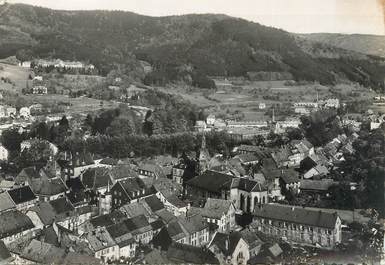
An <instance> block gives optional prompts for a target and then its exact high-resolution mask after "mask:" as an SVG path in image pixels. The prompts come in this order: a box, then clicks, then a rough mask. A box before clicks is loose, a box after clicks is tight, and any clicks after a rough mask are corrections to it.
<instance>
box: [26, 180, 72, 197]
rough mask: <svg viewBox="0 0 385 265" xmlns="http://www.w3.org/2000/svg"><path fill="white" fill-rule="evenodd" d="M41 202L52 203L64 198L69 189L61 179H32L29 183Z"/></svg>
mask: <svg viewBox="0 0 385 265" xmlns="http://www.w3.org/2000/svg"><path fill="white" fill-rule="evenodd" d="M28 183H29V184H30V186H31V189H32V191H33V193H34V194H35V195H36V196H37V197H38V198H39V201H52V200H56V199H58V198H60V197H64V194H65V192H66V191H67V187H66V185H65V184H64V182H63V180H62V179H61V178H54V179H45V178H41V179H31V180H30V181H29V182H28Z"/></svg>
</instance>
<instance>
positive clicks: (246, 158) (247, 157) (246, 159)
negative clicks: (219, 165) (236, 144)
mask: <svg viewBox="0 0 385 265" xmlns="http://www.w3.org/2000/svg"><path fill="white" fill-rule="evenodd" d="M236 157H237V158H238V159H239V160H240V161H241V163H250V162H256V161H258V160H259V159H258V157H256V156H255V155H253V154H250V153H248V154H240V155H237V156H236Z"/></svg>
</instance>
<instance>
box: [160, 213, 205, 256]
mask: <svg viewBox="0 0 385 265" xmlns="http://www.w3.org/2000/svg"><path fill="white" fill-rule="evenodd" d="M209 240H210V235H209V224H208V223H207V222H206V221H205V220H204V218H203V217H202V216H201V215H199V214H197V213H191V214H187V216H178V217H177V218H174V219H172V220H171V221H170V222H169V223H168V224H167V225H166V226H165V227H163V228H162V230H161V231H160V232H159V233H158V234H157V235H156V236H155V237H154V240H153V244H154V245H155V247H156V246H159V247H162V249H167V248H168V247H169V246H170V244H172V242H177V243H181V244H187V245H191V246H205V245H206V244H207V243H208V242H209ZM156 242H158V243H156Z"/></svg>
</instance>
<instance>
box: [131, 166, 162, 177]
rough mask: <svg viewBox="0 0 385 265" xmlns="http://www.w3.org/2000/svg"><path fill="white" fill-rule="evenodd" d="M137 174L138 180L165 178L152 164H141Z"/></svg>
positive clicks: (160, 170)
mask: <svg viewBox="0 0 385 265" xmlns="http://www.w3.org/2000/svg"><path fill="white" fill-rule="evenodd" d="M138 173H139V177H140V178H154V179H159V178H164V177H166V176H165V174H164V172H163V170H162V168H161V167H160V166H159V165H157V164H153V163H144V164H141V165H140V166H139V168H138Z"/></svg>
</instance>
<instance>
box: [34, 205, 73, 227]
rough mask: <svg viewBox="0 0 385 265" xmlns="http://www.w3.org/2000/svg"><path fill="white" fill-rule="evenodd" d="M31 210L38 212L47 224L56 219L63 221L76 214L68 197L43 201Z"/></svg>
mask: <svg viewBox="0 0 385 265" xmlns="http://www.w3.org/2000/svg"><path fill="white" fill-rule="evenodd" d="M30 210H31V211H33V212H36V213H37V215H38V216H39V217H40V219H41V221H42V222H43V224H45V225H51V224H52V223H53V222H54V221H63V220H65V219H67V218H69V217H71V216H73V215H74V214H75V208H74V207H73V206H72V204H71V203H70V202H68V201H67V200H66V198H59V199H56V200H53V201H48V202H41V203H40V204H39V205H37V206H34V207H32V208H31V209H30Z"/></svg>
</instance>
